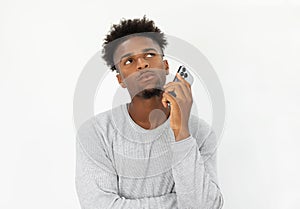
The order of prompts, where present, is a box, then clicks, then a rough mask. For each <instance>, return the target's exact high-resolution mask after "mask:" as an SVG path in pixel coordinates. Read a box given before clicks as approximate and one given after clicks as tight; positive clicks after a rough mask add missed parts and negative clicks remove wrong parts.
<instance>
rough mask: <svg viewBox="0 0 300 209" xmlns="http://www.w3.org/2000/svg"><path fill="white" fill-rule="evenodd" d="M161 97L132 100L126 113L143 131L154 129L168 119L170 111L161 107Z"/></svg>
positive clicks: (136, 97)
mask: <svg viewBox="0 0 300 209" xmlns="http://www.w3.org/2000/svg"><path fill="white" fill-rule="evenodd" d="M161 100H162V96H161V95H159V96H153V97H151V98H148V99H145V98H143V97H140V96H135V97H133V98H132V100H131V103H130V104H129V107H128V112H129V115H130V116H131V118H132V119H133V121H134V122H135V123H136V124H138V125H139V126H141V127H142V128H144V129H154V128H156V127H158V126H160V125H161V124H163V123H164V122H165V121H166V120H167V118H168V117H169V114H170V110H169V109H168V108H165V107H164V106H163V105H162V102H161Z"/></svg>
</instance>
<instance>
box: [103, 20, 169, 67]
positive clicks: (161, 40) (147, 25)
mask: <svg viewBox="0 0 300 209" xmlns="http://www.w3.org/2000/svg"><path fill="white" fill-rule="evenodd" d="M133 36H144V37H148V38H151V39H152V40H153V41H154V42H156V43H157V44H158V45H159V47H160V49H161V51H162V52H163V50H164V48H165V46H166V45H167V41H166V38H165V35H164V34H163V33H162V32H161V30H160V29H159V28H158V27H156V26H155V24H154V22H153V21H152V20H148V19H147V18H146V16H144V17H143V18H142V19H132V20H131V19H128V20H126V19H123V20H121V21H120V23H119V24H114V25H113V26H112V27H111V29H110V31H109V33H108V34H107V35H106V37H105V39H104V43H103V50H102V53H103V59H104V60H105V62H106V64H107V65H108V66H110V67H111V69H112V71H114V70H117V71H118V69H117V66H115V64H116V63H114V59H113V57H114V53H115V51H116V48H117V47H118V45H119V44H120V43H122V42H124V41H125V40H126V39H128V38H130V37H133Z"/></svg>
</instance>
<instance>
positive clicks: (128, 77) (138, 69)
mask: <svg viewBox="0 0 300 209" xmlns="http://www.w3.org/2000/svg"><path fill="white" fill-rule="evenodd" d="M160 54H162V52H161V49H160V47H159V45H158V44H157V43H155V42H154V41H153V40H152V39H150V38H147V37H141V36H140V37H131V38H129V39H127V40H126V41H124V42H122V43H121V44H120V45H119V46H118V47H117V49H116V52H115V54H114V62H115V63H116V67H117V69H118V70H119V74H118V75H117V79H118V82H119V83H120V85H121V86H122V87H123V88H127V89H128V91H129V94H130V96H131V99H132V100H131V102H130V104H129V107H128V112H129V114H130V116H131V118H132V119H133V120H134V121H135V123H136V124H138V125H139V126H141V127H143V128H145V129H154V128H156V127H158V126H159V125H161V124H162V123H164V122H165V121H166V120H167V118H168V117H170V127H171V128H172V130H173V132H174V136H175V140H176V141H180V140H183V139H185V138H187V137H189V136H190V133H189V129H188V120H189V115H190V111H191V106H192V102H193V101H192V94H191V86H190V84H189V83H188V82H186V81H185V80H184V79H183V78H182V77H181V76H180V75H179V74H177V75H176V76H177V78H178V79H179V80H180V82H170V83H168V84H165V81H166V75H167V74H168V73H169V65H168V62H167V60H163V59H162V56H160ZM153 89H161V90H163V91H162V93H161V94H158V95H155V96H152V97H150V98H145V97H144V96H143V95H144V92H145V90H146V91H150V92H151V91H153ZM171 91H173V92H175V94H176V97H173V96H172V95H171V94H170V93H169V92H171ZM168 102H169V103H171V105H170V107H168V104H167V103H168Z"/></svg>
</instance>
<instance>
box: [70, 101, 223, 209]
mask: <svg viewBox="0 0 300 209" xmlns="http://www.w3.org/2000/svg"><path fill="white" fill-rule="evenodd" d="M189 130H190V134H191V136H190V137H188V138H186V139H184V140H181V141H178V142H176V141H175V137H174V134H173V131H172V129H171V128H170V121H169V119H168V120H166V121H165V122H164V123H163V124H162V125H160V126H159V127H157V128H155V129H152V130H146V129H143V128H142V127H140V126H139V125H137V124H136V123H135V122H134V121H133V120H132V119H131V117H130V115H129V113H128V111H127V108H126V104H124V105H121V106H118V107H116V108H113V109H112V110H109V111H106V112H103V113H100V114H98V115H96V116H94V117H93V118H91V119H89V120H88V121H86V122H85V123H84V124H83V125H82V126H81V127H80V129H79V130H78V134H77V143H76V189H77V194H78V198H79V201H80V204H81V207H82V209H106V208H120V209H129V208H130V209H142V208H153V209H176V208H180V209H185V208H189V209H190V208H199V209H220V208H222V205H223V198H222V194H221V192H220V189H219V186H218V181H217V172H216V149H217V139H216V135H215V134H214V132H213V131H212V130H211V129H210V127H209V126H208V124H207V123H206V122H204V121H203V120H201V119H199V118H198V117H196V116H194V115H191V116H190V120H189Z"/></svg>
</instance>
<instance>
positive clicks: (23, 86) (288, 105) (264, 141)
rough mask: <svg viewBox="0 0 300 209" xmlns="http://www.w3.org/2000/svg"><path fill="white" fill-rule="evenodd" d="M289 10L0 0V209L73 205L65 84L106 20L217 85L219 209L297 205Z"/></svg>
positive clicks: (293, 8) (299, 15)
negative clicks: (177, 44)
mask: <svg viewBox="0 0 300 209" xmlns="http://www.w3.org/2000/svg"><path fill="white" fill-rule="evenodd" d="M299 6H300V4H299V2H296V0H254V1H248V0H229V1H226V3H225V2H224V3H223V2H222V1H221V0H213V1H210V3H204V2H202V1H190V0H184V1H177V2H175V1H169V2H168V1H161V0H159V1H156V0H152V1H119V2H118V1H96V0H85V1H58V0H55V1H54V0H53V1H37V0H28V1H21V0H10V1H8V0H4V1H3V0H1V1H0V96H1V100H0V101H1V102H0V104H1V106H0V125H1V132H0V139H1V145H0V166H1V172H0V208H3V209H12V208H14V209H17V208H30V209H41V208H43V209H53V208H55V209H79V204H78V200H77V196H76V192H75V185H74V171H75V149H74V148H75V129H74V126H73V118H72V117H73V116H72V108H73V107H72V106H73V104H72V102H73V94H74V90H75V86H76V82H77V79H78V77H79V75H80V73H81V71H82V69H83V67H84V65H85V64H86V63H87V61H88V60H89V59H90V58H91V57H92V56H93V55H94V54H95V53H96V52H97V51H99V50H100V49H101V45H102V40H103V38H104V35H105V34H106V33H107V32H108V30H109V28H110V26H111V24H113V23H118V22H119V20H120V19H121V18H122V17H125V18H136V17H142V16H143V15H144V14H146V15H147V16H148V17H149V18H150V19H153V20H154V21H155V22H156V24H157V26H159V27H160V28H161V29H162V30H163V31H164V32H165V33H167V34H170V35H174V36H176V37H178V38H181V39H184V40H186V41H188V42H190V43H191V44H193V45H194V46H195V47H197V48H198V49H199V50H200V51H201V52H202V53H203V54H204V55H205V56H206V57H207V58H208V59H209V61H210V63H211V64H212V65H213V67H214V69H215V70H216V72H217V74H218V76H219V79H220V81H221V83H222V85H223V89H224V92H225V99H226V108H227V111H226V117H227V121H226V128H225V132H224V134H223V137H222V141H221V144H220V146H219V151H218V152H219V157H218V159H219V161H218V172H219V181H220V186H221V189H222V192H223V195H224V198H225V205H224V209H297V208H300V192H299V188H300V179H299V177H300V169H299V159H300V154H299V153H300V152H298V150H299V146H300V143H299V140H300V139H299V138H300V137H299V136H300V134H299V117H300V111H299V106H300V99H299V95H300V90H299V89H300V88H299V87H300V86H299V82H300V78H299V77H300V72H299V70H300V64H299V54H300V53H299V51H300V38H299V37H300V7H299ZM114 82H115V80H113V81H111V85H117V83H114ZM103 102H104V101H103ZM100 109H101V108H100ZM98 110H99V109H98ZM99 111H100V110H99Z"/></svg>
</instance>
